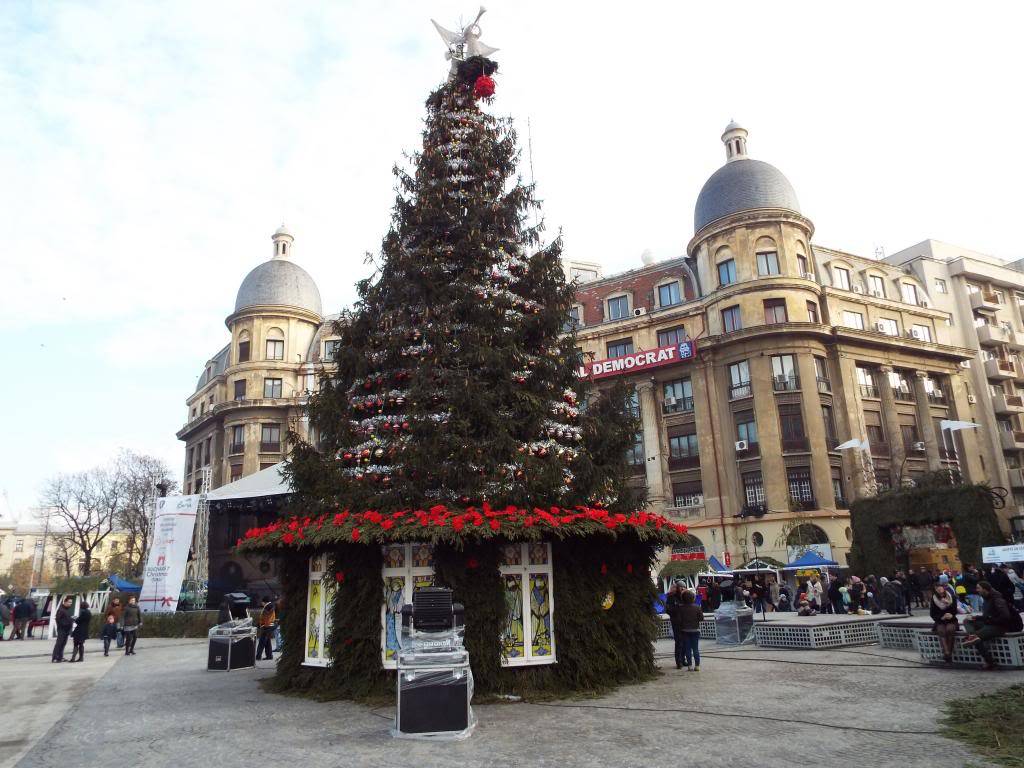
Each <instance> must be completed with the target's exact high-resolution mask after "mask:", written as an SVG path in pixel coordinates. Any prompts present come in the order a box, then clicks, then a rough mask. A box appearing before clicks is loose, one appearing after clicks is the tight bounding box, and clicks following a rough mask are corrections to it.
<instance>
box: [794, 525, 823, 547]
mask: <svg viewBox="0 0 1024 768" xmlns="http://www.w3.org/2000/svg"><path fill="white" fill-rule="evenodd" d="M808 544H828V534H827V533H825V531H823V530H822V529H821V528H819V527H818V526H816V525H814V523H801V524H800V525H798V526H796V527H795V528H793V530H791V531H790V532H789V535H787V536H786V545H787V546H790V547H805V546H807V545H808Z"/></svg>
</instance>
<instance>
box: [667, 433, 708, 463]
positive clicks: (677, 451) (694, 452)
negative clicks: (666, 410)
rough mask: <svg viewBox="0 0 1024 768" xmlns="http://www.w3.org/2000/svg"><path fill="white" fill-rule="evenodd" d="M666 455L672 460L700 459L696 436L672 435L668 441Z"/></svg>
mask: <svg viewBox="0 0 1024 768" xmlns="http://www.w3.org/2000/svg"><path fill="white" fill-rule="evenodd" d="M668 453H669V456H670V457H671V458H673V459H696V458H699V457H700V446H699V445H698V444H697V435H673V436H672V437H670V438H669V439H668Z"/></svg>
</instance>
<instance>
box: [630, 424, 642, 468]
mask: <svg viewBox="0 0 1024 768" xmlns="http://www.w3.org/2000/svg"><path fill="white" fill-rule="evenodd" d="M626 462H627V463H628V464H629V465H630V466H632V467H633V469H634V470H637V469H639V470H640V471H641V472H642V471H643V468H644V433H643V432H637V433H636V434H635V435H633V445H632V446H630V447H629V448H628V449H627V451H626Z"/></svg>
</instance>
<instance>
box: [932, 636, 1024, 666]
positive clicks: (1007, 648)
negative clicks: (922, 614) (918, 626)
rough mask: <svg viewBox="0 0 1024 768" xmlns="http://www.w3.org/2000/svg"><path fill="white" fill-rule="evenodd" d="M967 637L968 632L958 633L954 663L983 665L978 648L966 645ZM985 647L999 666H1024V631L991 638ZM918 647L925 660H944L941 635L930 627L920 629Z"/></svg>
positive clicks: (954, 649)
mask: <svg viewBox="0 0 1024 768" xmlns="http://www.w3.org/2000/svg"><path fill="white" fill-rule="evenodd" d="M966 638H967V635H966V633H964V632H957V633H956V642H955V643H954V645H953V663H954V664H963V665H966V666H973V667H980V666H982V664H984V659H982V658H981V654H980V653H978V649H977V648H976V647H974V646H971V645H968V646H967V647H964V645H963V641H964V640H965V639H966ZM985 647H986V648H988V651H989V653H990V654H991V655H992V663H993V664H995V665H996V666H997V667H1007V668H1021V667H1024V632H1010V633H1008V634H1005V635H1003V636H1002V637H997V638H995V639H994V640H989V641H988V642H986V643H985ZM917 649H918V651H919V652H920V654H921V659H922V660H923V661H926V662H929V663H932V664H935V663H941V662H942V646H940V645H939V637H938V635H936V634H934V633H933V632H932V631H931V630H930V629H928V630H925V631H918V633H917Z"/></svg>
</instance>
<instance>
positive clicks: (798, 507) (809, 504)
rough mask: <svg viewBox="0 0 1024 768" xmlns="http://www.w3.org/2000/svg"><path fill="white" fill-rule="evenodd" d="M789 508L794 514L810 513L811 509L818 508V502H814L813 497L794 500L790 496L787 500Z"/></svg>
mask: <svg viewBox="0 0 1024 768" xmlns="http://www.w3.org/2000/svg"><path fill="white" fill-rule="evenodd" d="M789 507H790V509H792V510H793V511H794V512H810V511H811V510H812V509H817V508H818V502H816V501H815V500H814V497H813V496H805V497H803V498H802V499H794V498H793V497H792V496H791V497H790V499H789Z"/></svg>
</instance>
